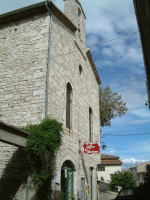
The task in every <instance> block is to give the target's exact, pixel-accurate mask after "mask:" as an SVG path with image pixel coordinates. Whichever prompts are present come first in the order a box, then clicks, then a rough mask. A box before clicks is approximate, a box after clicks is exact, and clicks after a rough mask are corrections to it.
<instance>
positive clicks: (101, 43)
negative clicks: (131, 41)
mask: <svg viewBox="0 0 150 200" xmlns="http://www.w3.org/2000/svg"><path fill="white" fill-rule="evenodd" d="M138 32H139V31H136V32H132V33H129V34H126V35H122V36H120V37H117V38H113V39H111V40H107V41H105V42H100V43H95V44H93V45H91V46H89V47H84V48H81V50H84V49H87V48H92V47H95V46H97V45H103V44H106V43H109V42H112V41H114V40H118V39H121V38H124V37H128V36H131V35H133V34H136V33H138ZM75 52H78V50H72V51H70V52H67V53H63V54H59V55H56V56H52V58H56V57H60V56H64V55H68V54H72V53H75Z"/></svg>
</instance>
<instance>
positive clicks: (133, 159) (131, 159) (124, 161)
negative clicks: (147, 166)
mask: <svg viewBox="0 0 150 200" xmlns="http://www.w3.org/2000/svg"><path fill="white" fill-rule="evenodd" d="M120 159H121V161H122V162H123V163H124V164H135V165H136V164H140V163H144V162H147V160H137V159H135V158H126V159H122V158H120Z"/></svg>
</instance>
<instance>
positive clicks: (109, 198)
mask: <svg viewBox="0 0 150 200" xmlns="http://www.w3.org/2000/svg"><path fill="white" fill-rule="evenodd" d="M114 198H115V196H114V195H107V194H103V193H100V199H99V200H113V199H114Z"/></svg>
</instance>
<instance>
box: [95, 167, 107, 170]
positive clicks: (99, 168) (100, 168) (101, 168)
mask: <svg viewBox="0 0 150 200" xmlns="http://www.w3.org/2000/svg"><path fill="white" fill-rule="evenodd" d="M97 170H98V171H105V167H98V169H97Z"/></svg>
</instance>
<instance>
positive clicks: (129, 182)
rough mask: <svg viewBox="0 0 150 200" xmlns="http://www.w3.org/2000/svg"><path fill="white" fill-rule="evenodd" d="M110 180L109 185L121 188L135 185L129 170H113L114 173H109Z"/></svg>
mask: <svg viewBox="0 0 150 200" xmlns="http://www.w3.org/2000/svg"><path fill="white" fill-rule="evenodd" d="M110 177H111V182H110V186H111V187H113V186H121V187H122V188H123V189H125V188H131V187H134V185H135V180H134V178H133V174H132V173H130V172H129V171H124V172H120V171H118V172H115V173H114V174H111V175H110Z"/></svg>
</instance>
